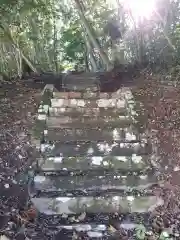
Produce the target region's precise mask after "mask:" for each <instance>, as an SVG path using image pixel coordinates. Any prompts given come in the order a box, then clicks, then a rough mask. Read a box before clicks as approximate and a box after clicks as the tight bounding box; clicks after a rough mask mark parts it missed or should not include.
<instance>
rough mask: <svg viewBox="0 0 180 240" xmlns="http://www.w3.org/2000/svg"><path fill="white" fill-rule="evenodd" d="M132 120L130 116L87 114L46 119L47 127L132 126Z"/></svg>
mask: <svg viewBox="0 0 180 240" xmlns="http://www.w3.org/2000/svg"><path fill="white" fill-rule="evenodd" d="M132 124H133V120H131V119H130V118H108V117H107V118H103V117H98V116H91V117H90V116H87V117H80V116H79V117H77V118H75V117H74V118H71V117H68V116H64V117H48V118H47V119H46V126H47V128H102V129H104V128H105V127H106V126H107V127H108V128H109V127H110V128H116V127H119V128H128V127H130V126H132Z"/></svg>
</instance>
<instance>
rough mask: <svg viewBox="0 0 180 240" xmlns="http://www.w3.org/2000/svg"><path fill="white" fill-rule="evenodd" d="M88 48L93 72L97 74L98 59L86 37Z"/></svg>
mask: <svg viewBox="0 0 180 240" xmlns="http://www.w3.org/2000/svg"><path fill="white" fill-rule="evenodd" d="M86 46H87V53H88V55H89V61H90V63H91V66H92V70H93V72H95V71H97V64H96V59H95V57H94V55H93V51H92V47H91V44H90V42H89V40H88V38H87V37H86Z"/></svg>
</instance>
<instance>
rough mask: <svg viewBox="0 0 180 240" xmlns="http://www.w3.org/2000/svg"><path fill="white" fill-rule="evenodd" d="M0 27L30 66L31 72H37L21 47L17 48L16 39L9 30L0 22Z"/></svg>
mask: <svg viewBox="0 0 180 240" xmlns="http://www.w3.org/2000/svg"><path fill="white" fill-rule="evenodd" d="M0 28H1V29H2V30H3V31H4V33H5V34H6V35H7V37H8V38H9V40H10V41H11V42H12V45H13V46H14V48H15V49H16V50H17V51H19V53H20V55H21V57H22V59H24V61H25V62H26V64H27V65H28V66H29V67H30V68H31V70H32V71H33V72H37V69H36V68H35V67H34V66H33V64H32V63H31V62H30V61H29V60H28V59H27V57H26V56H25V55H24V54H23V53H22V51H21V49H20V48H19V46H18V44H17V43H16V41H15V40H14V38H13V36H12V34H11V32H10V30H9V29H6V28H5V26H3V25H2V24H0Z"/></svg>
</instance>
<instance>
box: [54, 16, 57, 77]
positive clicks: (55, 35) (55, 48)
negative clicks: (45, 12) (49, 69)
mask: <svg viewBox="0 0 180 240" xmlns="http://www.w3.org/2000/svg"><path fill="white" fill-rule="evenodd" d="M53 18H54V66H55V71H56V73H57V72H58V61H57V29H56V15H55V13H54V16H53Z"/></svg>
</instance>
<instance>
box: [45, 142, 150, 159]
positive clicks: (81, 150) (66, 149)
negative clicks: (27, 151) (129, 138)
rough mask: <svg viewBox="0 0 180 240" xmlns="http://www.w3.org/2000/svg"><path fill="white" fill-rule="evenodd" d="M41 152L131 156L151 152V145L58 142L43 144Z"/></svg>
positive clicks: (49, 153)
mask: <svg viewBox="0 0 180 240" xmlns="http://www.w3.org/2000/svg"><path fill="white" fill-rule="evenodd" d="M40 149H41V152H42V153H43V154H45V155H46V156H52V157H53V156H64V157H65V156H67V157H68V156H69V157H72V156H74V157H76V156H85V155H89V156H104V155H109V156H131V155H132V154H137V155H147V154H149V153H151V145H149V144H145V143H139V142H138V143H117V142H114V143H108V142H103V141H102V142H100V141H99V142H80V141H79V142H77V141H76V142H66V143H63V142H56V143H54V144H52V145H50V144H41V147H40Z"/></svg>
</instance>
